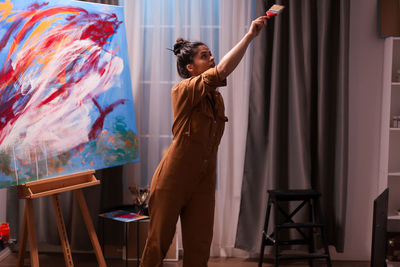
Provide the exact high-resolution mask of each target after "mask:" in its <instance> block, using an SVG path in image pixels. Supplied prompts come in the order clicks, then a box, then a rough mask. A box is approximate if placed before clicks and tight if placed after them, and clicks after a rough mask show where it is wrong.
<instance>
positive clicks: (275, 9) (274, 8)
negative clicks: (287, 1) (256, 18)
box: [265, 5, 285, 18]
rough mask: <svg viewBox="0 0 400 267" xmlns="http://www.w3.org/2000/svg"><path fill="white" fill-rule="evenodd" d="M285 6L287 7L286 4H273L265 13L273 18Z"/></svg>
mask: <svg viewBox="0 0 400 267" xmlns="http://www.w3.org/2000/svg"><path fill="white" fill-rule="evenodd" d="M284 8H285V6H282V5H273V6H271V8H270V9H268V11H267V12H265V13H266V14H267V16H268V18H272V17H275V16H276V15H278V14H279V13H281V12H282V10H283V9H284Z"/></svg>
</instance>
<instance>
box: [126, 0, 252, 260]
mask: <svg viewBox="0 0 400 267" xmlns="http://www.w3.org/2000/svg"><path fill="white" fill-rule="evenodd" d="M253 2H254V1H243V0H201V1H200V0H135V1H133V0H125V17H126V29H127V39H128V47H129V55H130V66H131V72H132V82H133V95H134V100H135V108H136V121H137V124H138V125H137V126H138V133H139V146H140V153H141V154H140V157H141V161H140V163H135V164H131V165H128V166H126V167H125V170H124V176H125V181H126V183H127V184H128V185H130V184H133V183H140V184H141V185H142V186H145V185H147V184H148V183H149V182H150V181H151V178H152V175H153V172H154V170H155V168H156V167H157V165H158V163H159V162H160V160H161V156H162V153H163V151H164V150H165V149H166V148H167V147H168V146H169V144H170V142H171V140H172V135H171V126H172V107H171V98H170V91H171V88H172V86H173V85H174V84H176V83H177V82H179V81H180V78H179V76H178V74H177V72H176V59H175V56H174V55H173V53H172V52H170V51H168V50H166V48H172V46H173V44H174V43H175V40H176V39H177V38H178V37H183V38H185V39H188V40H191V41H202V42H204V43H206V44H207V45H208V46H209V48H210V49H211V51H212V52H213V54H214V55H215V57H216V61H217V62H218V61H219V59H220V58H221V57H222V56H223V55H224V54H225V53H226V52H228V51H229V49H230V48H232V47H233V46H234V45H235V44H236V43H237V42H238V41H239V40H240V39H241V38H242V37H243V35H244V33H245V32H246V30H247V29H248V26H249V24H250V22H251V19H252V9H253ZM249 53H250V51H248V53H247V55H246V56H245V58H244V60H243V61H242V63H241V64H240V65H239V66H238V68H237V69H236V70H235V72H234V73H233V75H231V76H230V77H229V78H228V87H226V88H221V93H222V94H223V96H224V99H225V106H226V113H227V116H228V117H229V122H228V123H227V125H226V132H225V134H224V137H223V139H222V143H221V146H220V155H219V159H218V170H217V174H218V188H217V192H216V199H217V203H216V214H215V226H214V240H213V245H212V255H214V256H245V255H246V254H245V253H244V252H240V251H239V250H235V249H234V248H233V246H234V242H235V235H236V226H237V218H238V212H239V204H240V192H241V182H242V176H243V162H244V150H245V144H246V132H247V115H248V92H249V83H250V82H249V81H250V73H251V69H250V66H251V64H250V58H251V57H250V56H249Z"/></svg>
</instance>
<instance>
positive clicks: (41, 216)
mask: <svg viewBox="0 0 400 267" xmlns="http://www.w3.org/2000/svg"><path fill="white" fill-rule="evenodd" d="M81 1H84V0H81ZM87 2H89V1H87ZM90 2H96V3H103V4H113V5H118V0H97V1H96V0H91V1H90ZM95 176H96V178H97V179H98V180H100V181H101V184H100V186H93V187H90V188H84V189H83V193H84V195H85V198H86V202H87V205H88V208H89V212H90V214H91V217H92V221H93V224H94V226H95V228H97V227H98V221H99V218H98V214H99V213H100V212H102V211H104V210H108V209H110V208H112V207H116V206H121V205H122V204H123V182H122V176H123V167H122V166H117V167H112V168H107V169H102V170H98V171H96V174H95ZM60 204H61V206H62V211H63V217H64V222H65V226H66V229H67V231H68V236H69V237H70V245H71V249H76V250H92V244H91V242H90V239H89V235H88V233H87V230H86V226H85V224H84V221H83V218H82V215H81V211H80V209H79V206H78V202H77V200H76V198H75V197H74V195H73V192H65V193H62V194H60ZM34 208H35V220H36V223H35V225H36V231H37V238H38V243H39V251H42V252H43V251H52V250H54V249H55V250H59V249H57V246H59V245H60V240H59V235H58V230H57V221H56V218H55V213H54V208H53V204H52V202H51V198H50V197H43V198H38V199H35V200H34ZM23 212H24V201H23V200H18V195H17V189H16V187H12V188H9V189H8V190H7V209H6V217H7V221H8V222H9V223H10V226H11V227H10V228H11V233H10V234H11V237H12V238H15V239H17V240H18V238H19V233H20V231H21V228H22V220H23V217H24V216H23V215H24V214H23ZM97 232H98V233H99V232H100V231H97ZM99 234H100V235H101V234H102V233H101V232H100V233H99ZM109 235H110V234H109ZM100 238H101V236H99V239H100ZM100 240H101V239H100ZM113 241H114V240H113ZM117 241H119V240H117ZM117 241H116V242H117ZM53 245H55V246H56V247H54V246H53Z"/></svg>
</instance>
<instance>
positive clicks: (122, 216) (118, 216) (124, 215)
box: [99, 209, 149, 267]
mask: <svg viewBox="0 0 400 267" xmlns="http://www.w3.org/2000/svg"><path fill="white" fill-rule="evenodd" d="M99 217H100V218H102V219H103V220H102V228H103V241H102V250H103V254H104V236H105V231H104V219H109V220H113V221H117V222H121V223H124V226H125V230H124V236H125V263H126V266H128V260H129V254H128V237H129V224H130V223H137V227H136V229H137V233H136V249H137V261H136V262H137V266H138V267H139V265H140V255H139V253H140V249H139V248H140V242H139V234H140V231H139V226H140V223H139V222H140V221H142V220H146V219H148V218H149V217H148V216H145V215H140V214H137V213H134V212H132V211H129V210H124V209H116V210H112V211H109V212H105V213H102V214H99Z"/></svg>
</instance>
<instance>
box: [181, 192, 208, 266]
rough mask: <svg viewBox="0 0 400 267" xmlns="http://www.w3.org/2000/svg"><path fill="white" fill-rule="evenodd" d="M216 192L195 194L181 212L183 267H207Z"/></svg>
mask: <svg viewBox="0 0 400 267" xmlns="http://www.w3.org/2000/svg"><path fill="white" fill-rule="evenodd" d="M214 206H215V191H212V192H209V193H193V195H192V197H191V198H190V200H189V201H188V202H187V203H186V205H185V206H184V208H183V209H182V212H181V223H182V241H183V267H206V266H207V262H208V258H209V257H210V246H211V241H212V236H213V226H214Z"/></svg>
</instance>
